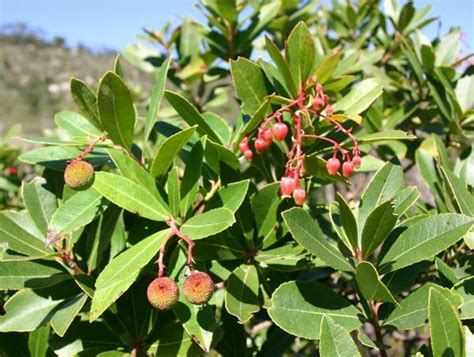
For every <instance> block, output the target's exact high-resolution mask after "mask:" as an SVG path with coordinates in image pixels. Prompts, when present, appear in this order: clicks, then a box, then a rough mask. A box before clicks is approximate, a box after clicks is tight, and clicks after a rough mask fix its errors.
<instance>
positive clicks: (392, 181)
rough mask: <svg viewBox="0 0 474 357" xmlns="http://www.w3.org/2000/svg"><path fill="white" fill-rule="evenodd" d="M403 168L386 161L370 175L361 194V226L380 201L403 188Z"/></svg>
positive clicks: (393, 195)
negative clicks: (370, 177)
mask: <svg viewBox="0 0 474 357" xmlns="http://www.w3.org/2000/svg"><path fill="white" fill-rule="evenodd" d="M403 186H404V182H403V170H402V168H401V167H400V166H395V165H393V164H391V163H390V162H387V163H386V164H385V165H384V166H383V167H382V168H380V169H379V170H378V171H377V172H376V174H375V175H374V176H373V177H372V179H371V180H370V182H369V184H368V185H367V186H366V188H365V190H364V193H363V194H362V198H361V202H360V207H359V212H358V216H359V217H358V218H359V223H360V224H361V225H360V227H363V226H364V224H365V221H366V219H367V217H368V216H369V214H370V213H371V212H372V211H373V210H374V209H375V208H376V207H377V206H378V205H380V204H381V203H382V202H384V201H387V200H390V199H392V198H394V197H395V195H396V194H397V193H398V192H399V191H400V190H401V189H402V188H403Z"/></svg>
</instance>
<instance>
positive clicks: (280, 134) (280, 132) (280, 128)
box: [272, 123, 288, 141]
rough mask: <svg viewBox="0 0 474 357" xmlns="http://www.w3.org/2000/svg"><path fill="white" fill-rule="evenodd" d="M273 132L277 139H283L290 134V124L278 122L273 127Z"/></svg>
mask: <svg viewBox="0 0 474 357" xmlns="http://www.w3.org/2000/svg"><path fill="white" fill-rule="evenodd" d="M272 132H273V136H274V137H275V139H277V140H278V141H283V140H285V138H286V136H287V135H288V126H286V124H284V123H276V124H275V125H274V126H273V128H272Z"/></svg>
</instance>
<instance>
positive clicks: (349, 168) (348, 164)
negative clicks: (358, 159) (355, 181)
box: [342, 161, 354, 177]
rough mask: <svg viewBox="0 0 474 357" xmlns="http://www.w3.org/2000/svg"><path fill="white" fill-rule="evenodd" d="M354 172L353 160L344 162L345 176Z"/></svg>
mask: <svg viewBox="0 0 474 357" xmlns="http://www.w3.org/2000/svg"><path fill="white" fill-rule="evenodd" d="M353 172H354V164H353V163H352V162H351V161H346V162H345V163H343V164H342V174H343V175H344V177H349V176H350V175H352V173H353Z"/></svg>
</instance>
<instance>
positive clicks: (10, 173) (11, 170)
mask: <svg viewBox="0 0 474 357" xmlns="http://www.w3.org/2000/svg"><path fill="white" fill-rule="evenodd" d="M5 174H6V175H7V176H16V174H18V169H17V168H16V167H15V166H9V167H7V168H6V169H5Z"/></svg>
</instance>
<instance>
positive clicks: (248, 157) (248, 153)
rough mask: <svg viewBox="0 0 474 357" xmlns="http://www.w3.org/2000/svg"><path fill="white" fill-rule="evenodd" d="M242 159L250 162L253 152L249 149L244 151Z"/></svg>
mask: <svg viewBox="0 0 474 357" xmlns="http://www.w3.org/2000/svg"><path fill="white" fill-rule="evenodd" d="M244 157H245V158H246V159H247V160H252V158H253V152H252V150H250V149H247V150H245V151H244Z"/></svg>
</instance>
